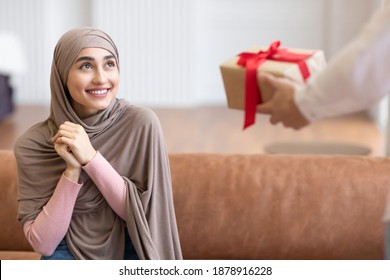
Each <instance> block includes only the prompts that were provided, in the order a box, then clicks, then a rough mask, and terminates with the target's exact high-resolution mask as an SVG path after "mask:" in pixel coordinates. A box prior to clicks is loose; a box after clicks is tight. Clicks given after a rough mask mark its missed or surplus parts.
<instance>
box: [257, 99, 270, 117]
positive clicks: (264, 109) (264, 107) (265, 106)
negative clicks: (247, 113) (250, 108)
mask: <svg viewBox="0 0 390 280" xmlns="http://www.w3.org/2000/svg"><path fill="white" fill-rule="evenodd" d="M256 111H257V112H258V113H260V114H265V115H272V113H273V106H272V102H271V101H268V102H265V103H262V104H260V105H257V107H256Z"/></svg>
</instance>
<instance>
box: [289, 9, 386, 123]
mask: <svg viewBox="0 0 390 280" xmlns="http://www.w3.org/2000/svg"><path fill="white" fill-rule="evenodd" d="M389 61H390V1H386V2H385V4H384V6H383V9H382V10H381V11H380V12H378V13H377V14H376V15H374V16H373V17H372V18H371V20H370V21H369V22H368V23H367V24H366V25H365V26H364V27H363V29H362V30H361V32H360V33H359V35H358V36H357V37H356V38H355V39H354V40H353V41H352V42H351V43H350V44H348V45H347V46H346V47H345V48H344V49H343V50H342V51H341V52H340V53H339V54H338V55H337V56H336V57H335V58H334V59H333V60H332V61H330V63H329V65H328V67H327V68H326V69H325V70H324V71H323V72H322V73H320V74H318V75H317V76H316V77H314V78H313V79H311V80H309V82H308V84H307V86H305V87H302V88H299V89H297V91H296V92H295V96H294V100H295V102H296V104H297V106H298V108H299V109H300V111H301V112H302V114H303V115H304V116H305V117H306V118H307V119H308V120H309V121H310V122H313V121H315V120H318V119H322V118H326V117H332V116H337V115H341V114H346V113H351V112H355V111H359V110H362V109H364V108H367V107H368V106H370V105H373V104H375V103H376V102H378V101H379V100H380V99H381V98H383V97H384V96H385V95H386V94H388V93H389V92H390V62H389Z"/></svg>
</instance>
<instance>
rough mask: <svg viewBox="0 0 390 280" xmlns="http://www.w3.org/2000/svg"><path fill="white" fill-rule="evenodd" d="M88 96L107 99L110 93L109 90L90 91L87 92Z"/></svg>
mask: <svg viewBox="0 0 390 280" xmlns="http://www.w3.org/2000/svg"><path fill="white" fill-rule="evenodd" d="M86 92H87V94H90V95H92V96H94V97H99V98H103V97H106V96H107V95H108V94H109V93H110V89H109V88H104V89H88V90H86Z"/></svg>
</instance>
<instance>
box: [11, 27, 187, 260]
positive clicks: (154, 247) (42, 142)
mask: <svg viewBox="0 0 390 280" xmlns="http://www.w3.org/2000/svg"><path fill="white" fill-rule="evenodd" d="M84 48H103V49H106V50H108V51H109V52H110V53H111V54H112V55H113V56H114V57H115V59H116V61H117V65H118V67H119V56H118V51H117V48H116V46H115V44H114V43H113V41H112V40H111V38H110V37H109V36H108V35H107V34H105V33H104V32H102V31H100V30H97V29H94V28H90V27H81V28H77V29H73V30H70V31H68V32H67V33H65V34H64V35H63V36H62V37H61V38H60V40H59V41H58V43H57V46H56V48H55V50H54V56H53V62H52V69H51V76H50V88H51V106H50V116H49V117H48V119H47V120H46V121H44V122H41V123H38V124H36V125H35V126H33V127H32V128H30V129H29V130H28V131H27V132H26V133H25V134H24V135H22V136H21V137H20V138H19V139H18V141H17V143H16V145H15V148H14V151H15V156H16V159H17V164H18V200H19V209H18V218H19V220H20V222H21V223H22V224H23V223H24V222H26V221H28V220H33V219H35V218H36V216H37V215H38V214H39V213H40V212H41V211H42V208H43V206H44V205H45V204H46V203H47V202H48V200H49V199H50V198H51V196H52V194H53V192H54V190H55V188H56V185H57V183H58V181H59V179H60V177H61V175H62V173H63V171H64V170H65V168H66V163H65V161H64V160H63V159H62V158H61V157H60V156H59V155H58V154H57V153H56V151H55V149H54V145H53V143H52V142H51V140H50V139H51V138H52V137H53V136H54V135H55V134H56V132H57V130H58V127H59V126H60V125H61V124H62V123H64V122H65V121H71V122H74V123H77V124H79V125H81V126H82V127H83V128H84V129H85V131H86V132H87V134H88V136H89V138H90V141H91V143H92V145H93V146H94V148H95V149H96V150H98V151H99V152H100V153H101V154H102V155H103V156H104V157H105V159H106V160H107V161H108V162H110V164H111V165H112V166H113V168H114V169H115V170H116V171H117V172H118V173H119V174H120V175H121V176H122V177H123V179H124V181H125V184H126V188H127V196H126V219H125V221H123V220H122V219H121V218H120V217H119V216H118V215H117V214H116V213H115V212H114V211H113V210H112V209H111V207H110V206H109V205H108V203H107V202H106V200H105V199H104V197H103V196H102V194H101V193H100V191H99V190H98V188H97V187H96V185H95V184H94V182H93V181H92V180H91V179H90V178H89V176H88V175H87V174H86V173H85V172H84V171H82V173H81V176H80V180H81V181H82V182H83V187H82V188H81V190H80V192H79V195H78V198H77V200H76V203H75V206H74V210H73V215H72V219H71V222H70V226H69V229H68V232H67V233H66V236H65V239H66V242H67V244H68V247H69V249H70V250H71V251H72V253H73V255H74V256H75V257H76V258H77V259H123V254H124V246H125V245H124V244H125V241H124V232H125V230H126V229H127V230H128V232H129V235H130V237H131V240H132V242H133V245H134V248H135V250H136V252H137V254H138V257H139V258H140V259H181V258H182V255H181V249H180V242H179V236H178V232H177V225H176V217H175V212H174V207H173V199H172V184H171V176H170V169H169V161H168V155H167V152H166V148H165V143H164V140H163V135H162V131H161V127H160V123H159V121H158V118H157V117H156V115H155V114H154V113H153V112H152V111H151V110H149V109H147V108H142V107H136V106H131V105H129V104H128V103H127V102H126V101H125V100H119V99H115V100H113V102H112V103H111V104H110V106H109V107H108V108H106V109H105V110H102V111H100V112H98V113H97V114H96V115H94V116H91V117H88V118H85V119H81V118H79V117H78V115H77V114H76V113H75V111H74V110H73V108H72V106H71V103H70V101H69V98H70V97H69V94H68V92H67V88H66V80H67V76H68V73H69V70H70V68H71V66H72V64H73V63H74V61H75V59H76V58H77V56H78V54H79V52H80V51H81V50H82V49H84ZM102 172H104V170H103V171H102Z"/></svg>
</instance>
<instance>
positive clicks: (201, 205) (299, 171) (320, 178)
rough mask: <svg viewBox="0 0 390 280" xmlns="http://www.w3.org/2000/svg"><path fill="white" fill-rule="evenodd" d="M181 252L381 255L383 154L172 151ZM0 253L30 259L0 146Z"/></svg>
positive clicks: (11, 169)
mask: <svg viewBox="0 0 390 280" xmlns="http://www.w3.org/2000/svg"><path fill="white" fill-rule="evenodd" d="M170 162H171V172H172V180H173V192H174V202H175V209H176V215H177V222H178V228H179V234H180V239H181V244H182V250H183V255H184V258H185V259H382V258H383V241H384V240H383V239H384V224H383V222H382V216H383V212H384V208H385V205H386V198H387V193H388V191H389V186H390V171H389V170H390V159H387V158H372V157H359V156H353V157H352V156H348V157H347V156H318V155H316V156H315V155H311V156H291V155H290V156H288V155H223V154H171V155H170ZM0 166H1V168H0V188H1V191H0V205H1V206H0V207H1V213H0V222H1V225H2V230H1V231H0V259H37V258H39V256H38V255H37V254H35V253H34V252H32V251H31V248H30V246H29V245H28V244H27V242H26V240H25V238H24V235H23V233H22V230H21V227H20V225H19V223H18V222H17V220H16V207H17V202H16V170H15V159H14V156H13V154H12V151H0Z"/></svg>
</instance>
